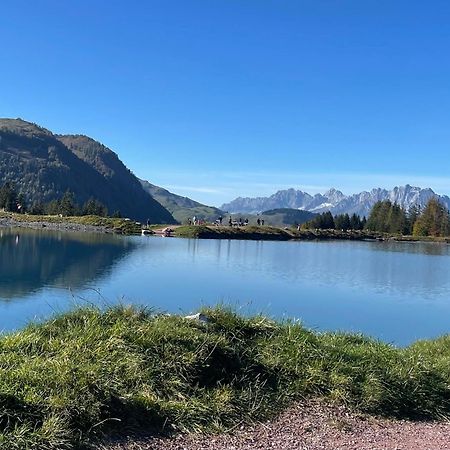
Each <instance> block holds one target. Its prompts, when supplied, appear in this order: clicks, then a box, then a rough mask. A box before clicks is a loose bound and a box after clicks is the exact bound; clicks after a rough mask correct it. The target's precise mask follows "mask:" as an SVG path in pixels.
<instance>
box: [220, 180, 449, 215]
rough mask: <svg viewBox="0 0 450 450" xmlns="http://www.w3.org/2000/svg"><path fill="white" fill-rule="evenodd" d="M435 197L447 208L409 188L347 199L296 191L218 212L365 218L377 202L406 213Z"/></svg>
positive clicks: (238, 202) (229, 205) (235, 204)
mask: <svg viewBox="0 0 450 450" xmlns="http://www.w3.org/2000/svg"><path fill="white" fill-rule="evenodd" d="M432 197H437V198H438V199H439V200H440V201H441V202H442V203H443V204H444V205H445V206H446V207H447V208H450V198H449V197H448V196H446V195H442V196H441V195H437V194H436V193H435V192H434V191H433V190H432V189H430V188H426V189H422V188H419V187H414V186H410V185H408V184H407V185H406V186H400V187H395V188H394V189H392V190H390V191H389V190H387V189H381V188H375V189H372V190H371V191H370V192H367V191H364V192H360V193H358V194H353V195H349V196H346V195H344V194H343V193H342V192H341V191H338V190H336V189H330V190H329V191H327V192H325V193H324V194H316V195H314V196H312V195H310V194H308V193H306V192H303V191H297V190H295V189H287V190H284V191H278V192H276V193H275V194H273V195H271V196H270V197H258V198H241V197H239V198H237V199H235V200H233V201H232V202H230V203H226V204H224V205H222V207H221V209H223V210H225V211H229V212H232V213H234V212H240V213H248V214H254V213H260V212H262V211H265V210H268V209H276V208H295V209H303V210H306V211H311V212H315V213H320V212H324V211H331V212H332V213H333V214H342V213H349V214H353V213H356V214H359V215H360V216H367V215H368V214H369V212H370V210H371V209H372V207H373V205H374V204H375V203H376V202H377V201H380V200H390V201H391V202H393V203H397V204H399V205H400V206H402V207H403V208H405V209H406V210H408V209H409V208H410V207H411V206H413V205H420V206H425V204H426V203H427V202H428V200H429V199H430V198H432Z"/></svg>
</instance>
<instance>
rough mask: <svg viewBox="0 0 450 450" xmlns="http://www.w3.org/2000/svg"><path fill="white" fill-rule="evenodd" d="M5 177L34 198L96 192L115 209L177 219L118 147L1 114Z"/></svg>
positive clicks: (82, 197)
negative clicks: (132, 169)
mask: <svg viewBox="0 0 450 450" xmlns="http://www.w3.org/2000/svg"><path fill="white" fill-rule="evenodd" d="M5 182H12V183H14V185H15V186H16V189H17V190H18V191H19V192H21V193H23V194H24V195H25V198H26V200H27V202H28V203H30V204H31V203H35V202H48V201H50V200H53V199H57V198H61V197H62V195H63V194H64V193H65V192H66V191H67V190H70V191H72V192H73V193H74V194H75V199H76V201H77V202H78V203H80V204H82V203H84V202H85V201H87V200H88V199H89V198H91V197H94V198H96V199H98V200H99V201H101V202H102V203H103V204H105V205H106V206H107V208H108V210H109V212H110V213H112V212H113V211H117V210H118V211H120V212H121V213H122V215H124V216H127V217H131V218H134V219H137V220H141V221H145V220H147V219H150V220H151V221H152V222H160V223H173V222H174V219H173V217H172V216H171V214H170V213H169V212H168V211H167V210H166V209H165V208H163V207H162V206H161V205H160V204H159V203H158V202H157V201H156V200H154V199H153V198H152V197H151V196H150V195H149V194H148V193H147V192H145V191H144V190H143V189H142V187H141V185H140V183H139V181H138V179H137V178H136V177H135V176H134V175H133V174H132V173H131V172H130V171H129V170H128V169H127V168H126V167H125V165H124V164H123V163H122V162H121V161H120V160H119V158H118V157H117V155H116V154H115V153H114V152H113V151H111V150H110V149H108V148H107V147H105V146H103V145H102V144H100V143H98V142H96V141H94V140H93V139H90V138H87V137H85V136H57V135H54V134H53V133H51V132H50V131H49V130H46V129H45V128H42V127H39V126H38V125H36V124H33V123H30V122H26V121H24V120H21V119H0V184H3V183H5Z"/></svg>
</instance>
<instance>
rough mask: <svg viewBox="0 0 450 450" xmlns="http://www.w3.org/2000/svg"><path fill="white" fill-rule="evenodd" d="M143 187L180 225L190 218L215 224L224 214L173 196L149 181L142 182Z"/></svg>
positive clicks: (178, 196) (186, 198)
mask: <svg viewBox="0 0 450 450" xmlns="http://www.w3.org/2000/svg"><path fill="white" fill-rule="evenodd" d="M140 182H141V184H142V187H143V188H144V190H145V191H147V192H148V193H149V194H150V195H151V196H152V197H153V198H154V199H155V200H156V201H158V202H159V203H160V204H161V205H162V206H164V208H166V209H167V210H168V211H169V212H170V213H171V214H172V216H173V217H174V218H175V219H176V220H177V221H178V222H179V223H186V222H187V221H188V219H189V218H191V219H192V217H194V216H195V217H197V218H199V219H203V220H206V221H207V222H214V221H215V220H216V219H217V218H218V217H219V216H224V212H223V211H221V210H220V209H218V208H215V207H213V206H206V205H203V204H201V203H199V202H196V201H195V200H192V199H190V198H188V197H182V196H181V195H177V194H173V193H172V192H169V191H168V190H167V189H164V188H161V187H159V186H155V185H153V184H151V183H149V182H148V181H144V180H140Z"/></svg>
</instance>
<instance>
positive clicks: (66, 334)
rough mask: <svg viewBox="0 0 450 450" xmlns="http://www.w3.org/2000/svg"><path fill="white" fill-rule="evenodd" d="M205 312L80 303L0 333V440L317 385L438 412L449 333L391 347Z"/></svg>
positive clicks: (244, 414) (342, 399)
mask: <svg viewBox="0 0 450 450" xmlns="http://www.w3.org/2000/svg"><path fill="white" fill-rule="evenodd" d="M203 313H204V314H205V316H206V317H207V318H208V322H207V323H203V322H199V321H197V320H191V319H185V318H182V317H178V316H164V315H153V314H151V313H150V312H147V311H145V310H140V309H136V308H131V307H130V308H127V307H117V308H113V309H110V310H107V311H104V312H101V311H99V310H96V309H81V310H77V311H74V312H72V313H68V314H65V315H62V316H60V317H56V318H54V319H52V320H50V321H48V322H46V323H44V324H41V325H30V326H28V327H27V328H25V329H24V330H22V331H19V332H16V333H12V334H9V335H5V336H3V337H1V338H0V405H1V406H0V448H5V449H72V448H88V447H89V445H90V444H92V443H93V442H95V441H96V439H99V438H102V437H104V435H105V434H107V433H109V432H111V430H116V431H117V430H118V429H119V430H120V429H124V428H130V427H131V428H134V429H142V428H144V427H145V429H147V430H148V429H149V428H150V429H155V430H157V431H161V430H165V431H177V430H188V431H202V430H207V431H213V430H214V431H220V430H224V429H227V428H229V427H232V426H234V425H236V424H237V423H242V422H244V423H245V422H250V421H252V420H255V419H261V418H264V417H268V416H270V415H272V414H274V413H275V412H276V411H277V410H278V409H279V408H281V407H283V406H284V405H285V404H286V403H287V402H289V401H292V400H293V399H295V398H299V397H300V398H301V397H306V396H320V397H325V398H327V399H329V400H330V401H333V402H338V403H345V404H349V405H352V406H354V407H355V408H357V409H359V410H362V411H366V412H369V413H374V414H382V415H389V416H398V417H412V418H442V417H448V416H450V336H447V337H442V338H440V339H437V340H434V341H424V342H418V343H416V344H414V345H412V346H411V347H408V348H405V349H397V348H394V347H392V346H390V345H387V344H383V343H380V342H377V341H374V340H371V339H367V338H364V337H361V336H358V335H345V334H316V333H313V332H311V331H308V330H307V329H305V328H303V327H302V326H301V325H300V324H298V323H274V322H272V321H270V320H268V319H266V318H264V317H259V316H258V317H252V318H243V317H240V316H238V315H236V314H235V313H234V312H232V311H229V310H226V309H223V308H215V309H205V310H203Z"/></svg>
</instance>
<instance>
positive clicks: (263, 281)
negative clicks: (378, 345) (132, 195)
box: [0, 228, 450, 345]
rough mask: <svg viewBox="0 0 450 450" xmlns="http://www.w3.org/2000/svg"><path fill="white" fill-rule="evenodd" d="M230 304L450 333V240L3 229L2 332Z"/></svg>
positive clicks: (353, 325) (399, 338)
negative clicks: (72, 316) (104, 314)
mask: <svg viewBox="0 0 450 450" xmlns="http://www.w3.org/2000/svg"><path fill="white" fill-rule="evenodd" d="M119 301H121V302H123V303H136V304H141V305H148V306H151V307H155V308H157V310H160V311H168V312H176V313H186V314H188V313H191V312H193V311H195V310H197V309H198V308H199V307H200V306H201V305H213V304H217V303H227V304H231V305H233V306H234V307H236V308H237V309H238V310H240V311H241V312H242V313H244V314H248V313H259V312H262V313H264V314H267V315H270V316H272V317H274V318H285V317H288V318H298V319H300V320H302V321H303V322H304V323H305V324H306V325H307V326H308V327H310V328H314V329H317V330H343V331H357V332H363V333H365V334H369V335H371V336H374V337H377V338H380V339H382V340H384V341H387V342H393V343H395V344H398V345H406V344H408V343H410V342H412V341H414V340H417V339H421V338H432V337H437V336H439V335H442V334H445V333H449V332H450V320H449V318H450V246H448V245H444V244H434V243H383V242H347V241H332V242H267V241H266V242H263V241H227V240H193V239H175V238H161V237H141V236H136V237H120V236H109V235H99V234H77V233H62V232H50V231H34V230H26V229H6V228H4V229H0V329H1V330H4V331H8V330H13V329H17V328H20V327H22V326H24V325H25V324H26V323H27V322H29V321H30V320H33V319H35V318H38V319H44V318H46V317H48V316H50V315H52V314H54V313H57V312H62V311H64V310H66V309H68V308H72V307H74V306H75V305H80V304H81V305H85V304H86V303H88V304H89V303H94V304H101V305H108V304H113V303H116V302H119Z"/></svg>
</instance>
